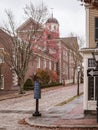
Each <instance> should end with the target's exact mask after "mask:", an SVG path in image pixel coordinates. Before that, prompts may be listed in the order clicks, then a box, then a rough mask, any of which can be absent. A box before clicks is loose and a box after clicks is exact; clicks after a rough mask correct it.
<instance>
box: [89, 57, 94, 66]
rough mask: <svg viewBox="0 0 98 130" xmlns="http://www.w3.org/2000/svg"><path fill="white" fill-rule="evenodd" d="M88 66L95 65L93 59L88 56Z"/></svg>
mask: <svg viewBox="0 0 98 130" xmlns="http://www.w3.org/2000/svg"><path fill="white" fill-rule="evenodd" d="M88 67H95V60H94V59H92V58H90V59H88Z"/></svg>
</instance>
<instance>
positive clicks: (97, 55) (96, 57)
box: [92, 44, 98, 123]
mask: <svg viewBox="0 0 98 130" xmlns="http://www.w3.org/2000/svg"><path fill="white" fill-rule="evenodd" d="M92 54H93V58H94V60H95V67H96V68H95V69H96V70H98V44H97V47H96V49H95V51H94V52H93V53H92ZM95 82H96V84H95V85H96V111H97V123H98V76H96V77H95Z"/></svg>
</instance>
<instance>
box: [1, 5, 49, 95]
mask: <svg viewBox="0 0 98 130" xmlns="http://www.w3.org/2000/svg"><path fill="white" fill-rule="evenodd" d="M24 12H25V15H26V16H27V17H30V19H32V20H33V24H32V27H31V29H30V30H28V32H27V33H26V37H25V39H24V38H23V37H19V34H18V33H16V27H15V26H16V24H15V22H14V17H13V15H12V12H11V11H6V14H7V17H8V20H9V21H8V26H5V27H4V28H3V29H4V30H5V31H6V32H7V33H8V34H9V35H10V42H11V46H8V45H7V44H4V43H3V46H4V48H5V50H6V52H7V55H6V57H5V62H6V63H7V64H8V65H9V66H10V68H11V69H12V71H13V72H14V73H15V74H16V75H17V78H18V85H19V88H20V89H19V92H20V93H21V94H22V93H23V86H24V80H25V74H26V72H27V68H28V64H29V62H30V60H31V59H32V57H33V55H34V53H33V52H34V50H33V49H34V46H35V45H36V43H38V41H39V40H40V39H41V37H42V34H43V33H42V31H39V30H41V29H42V24H43V23H44V21H45V19H46V17H47V14H48V10H47V7H46V6H45V5H44V4H43V3H42V4H41V5H39V6H38V7H35V6H34V5H33V4H32V3H30V5H26V7H25V8H24ZM36 38H37V40H36Z"/></svg>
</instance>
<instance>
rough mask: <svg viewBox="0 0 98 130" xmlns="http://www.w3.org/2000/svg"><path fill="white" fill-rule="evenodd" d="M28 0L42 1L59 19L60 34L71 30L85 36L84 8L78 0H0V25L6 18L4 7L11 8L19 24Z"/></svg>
mask: <svg viewBox="0 0 98 130" xmlns="http://www.w3.org/2000/svg"><path fill="white" fill-rule="evenodd" d="M30 1H31V2H32V3H34V4H39V3H41V2H42V1H43V3H44V4H45V5H47V7H48V9H49V11H50V13H51V8H53V16H54V17H55V18H56V19H57V20H58V21H59V24H60V36H61V37H64V36H68V35H69V34H70V33H71V32H73V33H75V34H77V35H79V36H81V37H84V38H85V8H84V7H83V6H81V5H80V2H79V1H78V0H0V26H2V24H3V21H5V20H6V16H5V9H11V10H12V12H13V14H14V15H15V19H16V21H18V23H19V24H21V23H22V20H23V19H24V17H23V15H24V11H23V8H24V7H25V5H26V4H29V3H30Z"/></svg>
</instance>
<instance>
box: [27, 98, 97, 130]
mask: <svg viewBox="0 0 98 130" xmlns="http://www.w3.org/2000/svg"><path fill="white" fill-rule="evenodd" d="M82 99H83V97H82V96H80V97H78V98H76V99H74V100H73V101H71V102H69V103H67V104H65V105H63V106H55V107H54V108H51V109H50V110H48V111H47V112H45V113H42V116H41V117H30V118H26V119H25V121H26V122H27V124H29V125H30V126H33V127H34V126H35V127H41V128H43V127H47V128H69V130H70V128H74V129H75V128H80V129H81V128H87V129H92V128H96V130H97V129H98V123H96V115H89V116H88V115H84V113H83V101H82ZM80 129H79V130H80ZM75 130H76V129H75ZM94 130H95V129H94Z"/></svg>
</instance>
